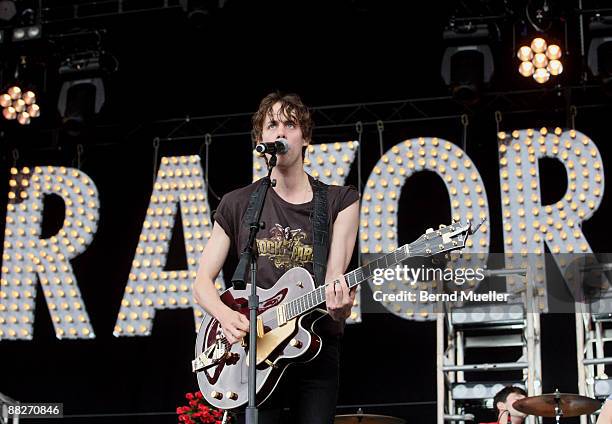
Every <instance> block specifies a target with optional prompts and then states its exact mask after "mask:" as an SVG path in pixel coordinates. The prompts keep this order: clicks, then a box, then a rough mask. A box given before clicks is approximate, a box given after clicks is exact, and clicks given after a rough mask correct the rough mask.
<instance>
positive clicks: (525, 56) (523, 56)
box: [516, 46, 533, 62]
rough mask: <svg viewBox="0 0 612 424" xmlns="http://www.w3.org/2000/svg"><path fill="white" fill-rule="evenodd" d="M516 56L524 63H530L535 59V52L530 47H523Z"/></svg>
mask: <svg viewBox="0 0 612 424" xmlns="http://www.w3.org/2000/svg"><path fill="white" fill-rule="evenodd" d="M516 56H517V57H518V58H519V59H520V60H521V61H523V62H526V61H529V60H531V59H533V50H531V47H529V46H522V47H520V48H519V51H518V53H517V54H516Z"/></svg>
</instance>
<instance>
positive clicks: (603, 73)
mask: <svg viewBox="0 0 612 424" xmlns="http://www.w3.org/2000/svg"><path fill="white" fill-rule="evenodd" d="M589 32H590V34H591V42H590V44H589V52H588V55H587V64H588V66H589V69H590V70H591V73H592V74H593V76H595V77H597V78H598V79H599V81H600V83H601V85H602V86H603V89H604V92H605V93H606V94H607V95H609V96H610V95H612V16H604V17H596V18H593V19H592V20H591V22H590V23H589Z"/></svg>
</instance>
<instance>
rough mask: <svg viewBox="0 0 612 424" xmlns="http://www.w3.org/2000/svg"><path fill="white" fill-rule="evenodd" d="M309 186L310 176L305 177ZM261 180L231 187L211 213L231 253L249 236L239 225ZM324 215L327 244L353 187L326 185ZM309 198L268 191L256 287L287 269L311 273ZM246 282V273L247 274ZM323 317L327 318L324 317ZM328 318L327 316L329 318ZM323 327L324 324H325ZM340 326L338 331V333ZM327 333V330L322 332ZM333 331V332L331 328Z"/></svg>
mask: <svg viewBox="0 0 612 424" xmlns="http://www.w3.org/2000/svg"><path fill="white" fill-rule="evenodd" d="M309 179H310V181H311V185H312V177H310V176H309ZM259 184H261V181H257V182H255V183H252V184H250V185H248V186H246V187H243V188H240V189H237V190H234V191H232V192H230V193H228V194H226V195H225V196H223V199H221V203H219V206H218V208H217V212H216V213H215V221H216V222H217V223H218V224H219V225H220V226H221V228H223V230H224V231H225V233H226V234H227V235H228V237H229V238H230V241H231V247H230V250H231V253H232V254H234V255H236V257H239V256H240V253H241V252H242V250H243V248H244V246H245V244H246V242H247V240H248V235H249V229H248V228H247V226H245V225H242V219H243V216H244V214H245V212H246V210H247V207H248V204H249V199H250V196H251V193H253V191H254V190H256V189H257V187H258V186H259ZM327 199H328V214H329V218H330V228H329V234H330V238H329V243H330V244H331V238H332V237H333V234H332V228H333V223H334V222H335V220H336V217H337V216H338V213H339V212H341V211H342V210H344V209H345V208H346V207H348V206H350V205H351V204H353V203H354V202H355V201H357V200H358V199H359V194H358V193H357V190H356V189H355V188H354V187H351V186H346V187H345V186H336V185H330V186H329V188H328V197H327ZM313 204H314V202H313V201H310V202H308V203H303V204H293V203H289V202H286V201H285V200H283V199H282V198H281V197H280V196H279V195H278V194H276V192H275V191H274V189H270V190H268V195H267V196H266V203H265V206H264V210H263V213H262V216H261V221H263V222H264V223H265V228H263V229H261V230H259V232H258V233H257V236H256V242H257V250H258V253H259V256H258V259H257V280H258V281H257V286H259V287H262V288H266V289H269V288H271V287H272V286H274V284H275V283H276V281H278V279H279V278H280V277H281V276H282V275H283V274H284V273H285V272H286V271H288V270H289V269H291V268H294V267H302V268H305V269H306V270H308V272H310V274H311V275H312V274H313V265H312V254H313V243H312V222H311V216H312V208H313ZM247 281H250V275H247ZM326 319H327V318H326ZM330 321H331V319H330ZM325 327H327V325H325ZM341 331H342V330H341V329H340V330H339V333H341ZM325 332H328V331H325ZM330 332H331V333H336V331H331V328H330Z"/></svg>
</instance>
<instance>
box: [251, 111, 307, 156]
mask: <svg viewBox="0 0 612 424" xmlns="http://www.w3.org/2000/svg"><path fill="white" fill-rule="evenodd" d="M280 109H281V104H280V103H275V104H274V106H272V114H271V116H270V114H268V115H266V118H265V120H264V123H263V129H262V132H261V138H262V140H261V141H263V142H271V141H274V140H276V139H278V138H284V139H286V140H287V142H288V143H289V151H288V152H287V153H286V154H284V155H278V166H279V167H283V166H290V165H292V164H294V163H295V162H296V161H300V163H301V161H302V147H303V146H307V145H308V141H307V140H305V139H304V136H303V135H302V129H301V128H300V124H299V123H298V121H297V118H296V117H295V116H285V115H284V114H283V113H282V112H281V111H280Z"/></svg>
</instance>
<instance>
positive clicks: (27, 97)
mask: <svg viewBox="0 0 612 424" xmlns="http://www.w3.org/2000/svg"><path fill="white" fill-rule="evenodd" d="M0 106H2V108H3V110H2V116H4V118H5V119H8V120H17V122H18V123H19V124H21V125H28V124H30V122H31V118H36V117H38V116H40V107H39V106H38V105H37V104H36V94H35V93H34V92H33V91H31V90H27V91H25V92H23V91H22V90H21V88H20V87H19V86H18V85H13V86H12V87H10V88H9V89H8V90H7V93H4V94H2V95H0Z"/></svg>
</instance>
